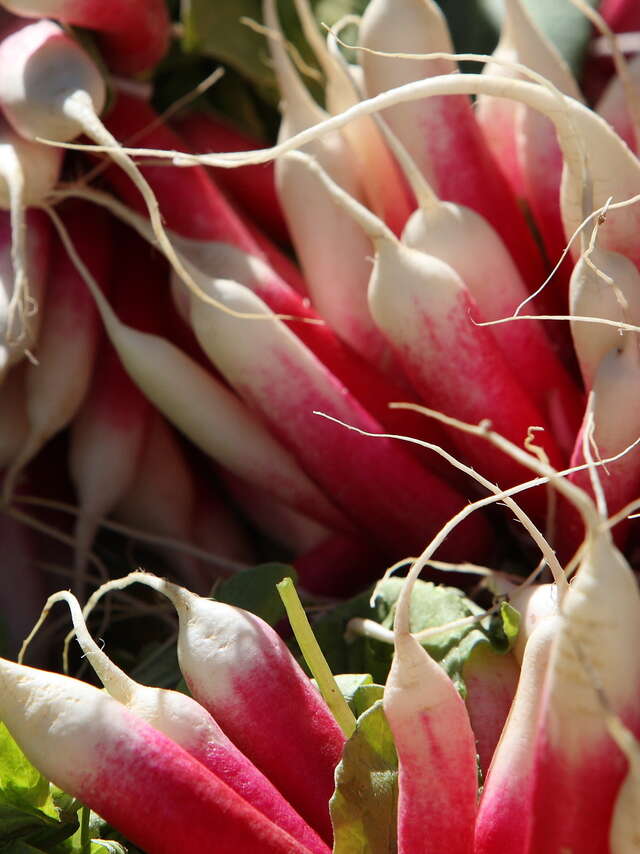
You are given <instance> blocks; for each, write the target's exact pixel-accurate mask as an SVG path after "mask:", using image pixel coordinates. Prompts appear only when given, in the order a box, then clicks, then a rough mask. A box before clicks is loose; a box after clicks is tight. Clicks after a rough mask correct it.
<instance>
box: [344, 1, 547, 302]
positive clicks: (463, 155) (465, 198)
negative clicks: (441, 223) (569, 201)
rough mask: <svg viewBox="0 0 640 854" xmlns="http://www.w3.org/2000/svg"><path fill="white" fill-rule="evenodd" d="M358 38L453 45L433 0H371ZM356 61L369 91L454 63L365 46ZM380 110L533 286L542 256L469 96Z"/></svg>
mask: <svg viewBox="0 0 640 854" xmlns="http://www.w3.org/2000/svg"><path fill="white" fill-rule="evenodd" d="M360 44H362V45H363V46H364V47H366V48H371V49H374V50H381V51H390V52H394V51H396V52H404V53H429V52H435V51H443V52H448V53H452V52H453V48H452V45H451V39H450V37H449V33H448V30H447V26H446V23H445V20H444V16H443V15H442V13H441V12H440V10H439V9H438V7H437V6H436V5H435V3H433V2H431V0H428V2H427V0H400V2H398V0H393V2H390V0H374V2H372V3H370V4H369V5H368V7H367V9H366V11H365V14H364V16H363V19H362V24H361V27H360ZM360 61H361V64H362V68H363V69H364V78H365V88H366V92H367V94H368V95H369V96H372V95H378V94H379V93H381V92H384V91H385V90H387V89H390V88H392V87H395V86H398V85H401V84H403V83H408V82H409V81H412V80H421V79H423V78H425V77H433V76H434V75H436V74H443V73H450V72H452V71H454V70H455V66H454V65H453V64H452V63H451V62H450V61H447V60H432V61H429V62H420V61H413V60H402V59H390V58H386V57H381V56H374V55H372V54H369V53H364V54H362V56H361V58H360ZM385 118H387V119H388V121H389V124H390V126H391V128H392V129H393V130H394V132H395V133H396V134H397V136H398V137H399V139H400V140H401V141H402V142H403V143H404V145H405V146H406V148H407V150H408V151H409V152H410V154H411V155H412V157H413V158H414V160H415V161H416V163H417V164H418V165H419V166H420V168H421V170H422V171H423V173H424V175H425V177H426V178H427V180H428V181H429V182H430V183H431V184H433V186H434V187H435V188H436V191H437V193H438V195H439V196H440V197H441V198H442V199H444V200H446V201H452V202H457V203H459V204H463V205H466V206H467V207H470V208H473V209H474V210H476V211H477V212H478V213H481V214H482V215H483V216H485V217H486V218H487V219H488V220H489V222H491V224H492V225H493V226H494V228H496V230H497V231H498V232H499V233H500V234H501V236H502V238H503V240H504V241H505V243H506V245H507V247H508V249H509V252H510V253H511V255H512V256H513V258H514V260H515V262H516V264H517V266H518V268H519V270H520V272H521V274H522V276H523V277H524V278H525V280H526V281H527V283H528V284H529V285H533V286H534V287H537V286H538V285H539V284H540V282H541V281H542V280H543V279H544V268H543V264H542V259H541V257H540V254H539V252H538V250H537V247H536V246H535V244H534V242H533V240H532V238H531V234H530V232H529V230H528V229H527V227H526V224H525V222H524V219H523V217H522V214H521V213H520V210H519V209H518V206H517V204H516V201H515V198H514V196H513V194H512V192H511V189H510V188H509V186H508V184H507V182H506V179H505V178H504V176H503V175H502V173H501V172H500V170H499V168H498V166H497V164H496V162H495V161H494V159H493V156H492V155H491V152H490V151H489V148H488V146H487V145H486V143H485V141H484V138H483V136H482V133H481V131H480V128H479V126H478V125H477V123H476V121H475V118H474V115H473V112H472V108H471V103H470V102H469V101H468V99H466V98H464V97H458V98H441V99H437V100H435V101H422V102H414V103H411V104H405V105H402V106H401V107H400V108H397V107H394V110H393V111H391V110H389V111H388V112H387V113H386V114H385ZM462 164H464V168H461V166H462Z"/></svg>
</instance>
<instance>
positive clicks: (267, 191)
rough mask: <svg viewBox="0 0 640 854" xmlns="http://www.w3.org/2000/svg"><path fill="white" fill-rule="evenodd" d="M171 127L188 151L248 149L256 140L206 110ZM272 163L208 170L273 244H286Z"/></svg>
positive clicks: (285, 227) (286, 236)
mask: <svg viewBox="0 0 640 854" xmlns="http://www.w3.org/2000/svg"><path fill="white" fill-rule="evenodd" d="M173 124H174V126H175V128H176V130H177V132H178V133H179V134H180V136H181V137H182V138H183V139H184V140H186V142H187V144H188V146H189V148H190V149H191V150H192V151H252V150H253V149H255V148H258V147H259V143H258V142H257V141H256V140H254V139H250V138H249V137H247V136H245V135H244V134H242V133H240V132H239V131H238V130H236V129H235V128H232V127H231V125H229V124H227V122H226V121H225V120H224V119H222V118H218V117H217V116H214V115H212V114H209V113H191V114H190V115H188V116H185V117H184V118H178V119H177V120H176V121H175V122H174V123H173ZM273 172H274V170H273V166H267V167H265V166H248V167H247V168H246V169H237V170H236V171H235V172H230V171H229V170H227V169H212V170H211V175H212V177H213V180H214V183H216V184H217V185H218V186H219V187H220V189H221V190H223V191H224V192H226V193H228V194H229V196H231V198H232V199H234V201H236V202H237V203H238V204H239V205H240V206H241V208H242V209H243V210H244V211H246V212H247V213H248V214H249V216H250V217H251V218H252V219H253V220H255V222H256V223H257V224H258V225H259V226H260V228H261V229H263V230H264V231H265V232H266V233H267V234H268V235H269V236H270V237H271V239H272V240H275V241H276V243H280V244H283V245H286V244H287V243H288V242H289V232H288V230H287V224H286V222H285V220H284V216H283V214H282V210H281V208H280V201H279V200H278V195H277V193H276V187H275V179H274V174H273Z"/></svg>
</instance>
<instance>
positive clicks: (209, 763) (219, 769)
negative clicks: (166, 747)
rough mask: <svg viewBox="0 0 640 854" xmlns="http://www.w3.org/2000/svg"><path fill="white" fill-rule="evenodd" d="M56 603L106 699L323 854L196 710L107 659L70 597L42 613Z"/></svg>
mask: <svg viewBox="0 0 640 854" xmlns="http://www.w3.org/2000/svg"><path fill="white" fill-rule="evenodd" d="M61 600H64V601H65V602H67V604H68V605H69V608H70V609H71V614H72V617H73V626H74V630H75V633H76V637H77V639H78V643H79V644H80V646H81V647H82V651H83V653H84V655H85V657H86V658H87V659H88V660H89V663H90V664H91V667H92V668H93V669H94V670H95V672H96V674H97V676H98V678H99V679H100V681H101V682H102V684H103V685H104V687H105V688H106V690H107V692H108V693H109V694H110V696H112V697H113V698H114V699H115V700H117V701H118V702H119V703H122V704H123V705H125V706H126V707H127V708H128V709H129V710H130V711H132V712H133V713H134V714H135V715H137V717H139V718H141V719H142V720H143V721H145V722H146V723H148V724H149V725H150V726H152V727H154V729H156V730H158V731H159V732H161V733H164V735H166V736H167V737H168V738H170V739H171V740H172V741H173V742H175V743H176V744H178V745H179V746H180V747H182V748H183V749H184V750H186V752H187V753H188V754H189V755H190V756H193V758H194V759H197V760H198V762H200V763H201V764H202V765H204V767H205V768H207V769H208V770H209V771H210V772H211V773H212V774H214V775H215V776H216V777H218V778H219V779H220V780H222V781H223V782H224V783H226V784H227V785H228V786H229V787H230V788H231V789H233V790H234V791H235V792H237V793H238V794H239V795H240V796H241V797H242V798H244V799H245V800H246V801H247V802H248V803H250V804H251V805H252V806H254V807H255V808H256V809H258V810H259V811H260V812H261V813H262V814H263V815H265V816H266V817H267V818H269V819H270V820H271V821H273V822H274V824H277V825H278V826H279V827H281V828H282V829H283V830H286V831H287V833H290V834H291V835H292V836H293V837H294V838H295V839H297V840H299V842H300V843H301V844H302V845H303V846H305V848H304V850H307V849H308V850H309V851H313V852H316V854H328V848H327V846H326V845H325V844H324V843H323V842H322V841H321V840H320V839H319V838H318V836H317V835H316V834H315V833H314V832H313V831H312V830H311V828H310V827H309V826H308V825H307V824H305V822H304V821H303V820H302V819H301V818H300V816H299V815H298V814H297V813H296V812H295V811H294V810H293V809H292V808H291V806H290V805H289V804H288V803H287V802H286V801H285V800H284V798H283V797H282V795H280V794H279V793H278V792H277V790H276V789H275V788H274V787H273V785H272V784H271V783H270V782H269V781H268V780H267V779H266V777H264V776H263V775H262V774H261V773H260V772H259V771H258V770H257V768H255V766H253V765H252V764H251V762H249V760H248V759H247V758H246V757H245V756H243V755H242V753H240V751H239V750H238V749H237V747H235V745H233V744H232V742H231V741H229V739H228V738H227V736H226V735H225V734H224V733H223V731H222V730H221V729H220V727H219V726H218V724H217V723H216V722H215V721H214V719H213V718H212V717H211V715H210V714H209V713H208V712H207V711H206V710H205V709H203V708H202V706H200V705H199V704H198V703H197V702H196V701H195V700H193V699H192V698H191V697H188V696H186V695H185V694H181V693H179V692H178V691H169V690H165V689H161V688H153V687H149V686H146V685H139V684H138V683H137V682H135V681H134V680H133V679H130V678H129V677H128V676H127V675H126V673H124V672H123V671H122V670H120V668H119V667H117V666H116V665H115V664H114V663H113V662H112V661H111V660H110V659H109V658H108V656H107V655H106V654H105V653H104V652H103V651H102V650H101V649H100V648H99V647H98V645H97V644H96V643H95V641H94V640H93V638H92V637H91V635H90V634H89V632H88V630H87V627H86V624H85V622H84V619H83V616H82V611H81V610H80V605H79V604H78V601H77V599H75V597H74V596H72V595H71V594H70V593H66V592H62V593H55V594H54V595H53V596H51V597H50V598H49V599H48V601H47V604H46V605H45V610H44V612H43V613H45V614H46V613H47V612H48V609H49V608H51V606H52V605H53V603H54V602H56V601H61Z"/></svg>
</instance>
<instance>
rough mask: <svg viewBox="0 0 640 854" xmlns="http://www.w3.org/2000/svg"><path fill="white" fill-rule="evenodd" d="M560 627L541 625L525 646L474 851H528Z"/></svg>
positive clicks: (484, 853)
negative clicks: (545, 691) (539, 739)
mask: <svg viewBox="0 0 640 854" xmlns="http://www.w3.org/2000/svg"><path fill="white" fill-rule="evenodd" d="M559 626H560V617H558V616H556V617H554V618H552V619H550V620H548V621H545V622H544V623H541V624H540V625H539V626H538V627H537V628H536V629H535V631H534V632H533V633H532V635H531V637H530V639H529V642H528V644H527V646H526V648H525V652H524V657H523V659H522V669H521V674H520V681H519V683H518V689H517V692H516V695H515V698H514V701H513V705H512V707H511V711H510V713H509V717H508V719H507V723H506V725H505V727H504V730H503V732H502V736H501V738H500V741H499V743H498V746H497V747H496V750H495V752H494V754H493V759H492V761H491V765H490V767H489V772H488V775H487V779H486V781H485V785H484V791H483V794H482V799H481V801H480V807H479V811H478V818H477V821H476V829H475V841H474V848H473V851H474V854H504V852H505V851H509V854H528V852H529V850H530V849H529V847H528V846H529V837H530V833H531V825H532V822H533V819H534V816H533V814H532V810H531V797H532V776H531V775H532V772H533V741H534V738H535V733H536V728H537V721H538V717H539V714H540V706H541V695H542V688H543V683H544V678H545V674H546V671H547V667H548V663H549V657H550V654H551V646H552V643H553V639H554V638H555V636H556V634H557V632H558V629H559ZM547 850H548V849H547Z"/></svg>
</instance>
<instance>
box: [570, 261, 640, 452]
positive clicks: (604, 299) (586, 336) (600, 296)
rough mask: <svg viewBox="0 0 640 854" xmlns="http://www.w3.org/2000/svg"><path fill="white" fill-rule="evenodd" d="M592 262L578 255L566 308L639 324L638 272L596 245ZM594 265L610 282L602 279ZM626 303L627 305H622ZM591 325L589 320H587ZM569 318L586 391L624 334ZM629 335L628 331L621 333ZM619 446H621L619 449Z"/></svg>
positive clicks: (593, 315) (576, 313)
mask: <svg viewBox="0 0 640 854" xmlns="http://www.w3.org/2000/svg"><path fill="white" fill-rule="evenodd" d="M589 260H590V261H591V264H592V265H593V266H590V265H589V264H588V263H587V259H586V258H585V257H584V255H583V256H581V257H580V258H579V259H578V261H577V262H576V265H575V267H574V269H573V273H572V274H571V285H570V292H569V308H570V313H571V314H572V315H578V316H579V317H601V318H603V319H606V320H619V321H624V322H626V323H632V324H640V273H639V272H638V269H637V267H636V266H635V264H633V263H632V262H631V261H629V259H628V258H625V257H624V255H620V254H619V253H617V252H611V251H609V250H607V249H602V248H600V247H599V246H597V245H596V246H595V247H594V248H593V249H592V251H591V252H590V255H589ZM593 267H595V268H596V269H597V270H599V271H600V272H602V273H604V275H605V276H608V277H610V279H612V280H613V282H612V283H611V282H607V281H605V280H604V279H602V278H601V277H600V276H599V275H598V273H597V272H596V271H595V270H594V269H593ZM625 303H626V305H625ZM589 325H590V326H591V324H589ZM586 326H587V324H586V323H580V322H579V321H571V335H572V338H573V344H574V348H575V352H576V356H577V357H578V362H579V364H580V371H581V373H582V379H583V380H584V385H585V388H586V389H587V391H589V390H590V389H591V387H592V386H593V383H594V379H595V376H596V373H597V371H598V367H599V365H600V363H601V361H602V359H603V358H604V357H605V356H606V354H607V353H608V352H609V351H610V350H613V349H614V348H618V347H620V345H621V344H622V342H623V341H624V338H622V337H621V335H620V330H618V329H616V328H615V327H612V326H603V325H597V326H596V325H593V328H591V329H586V328H585V327H586ZM624 335H625V336H626V335H628V333H624ZM620 450H622V449H620Z"/></svg>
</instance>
